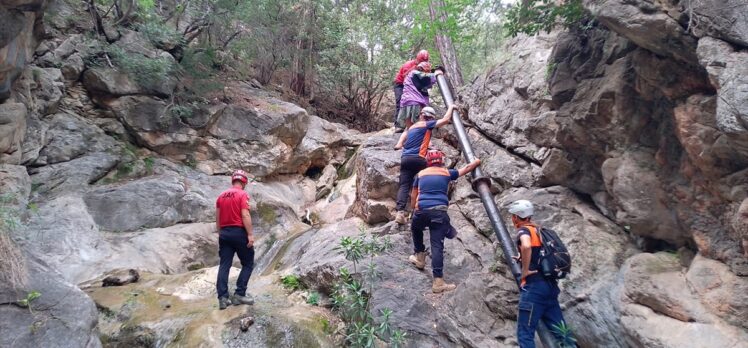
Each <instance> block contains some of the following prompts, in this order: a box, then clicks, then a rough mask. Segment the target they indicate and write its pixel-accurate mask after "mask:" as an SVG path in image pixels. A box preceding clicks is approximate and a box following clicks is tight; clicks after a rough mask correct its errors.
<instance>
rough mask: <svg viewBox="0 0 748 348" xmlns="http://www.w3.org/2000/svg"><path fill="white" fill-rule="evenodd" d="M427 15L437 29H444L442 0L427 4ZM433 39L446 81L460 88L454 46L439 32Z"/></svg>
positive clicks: (462, 83) (460, 74)
mask: <svg viewBox="0 0 748 348" xmlns="http://www.w3.org/2000/svg"><path fill="white" fill-rule="evenodd" d="M429 14H430V15H431V22H432V23H433V24H434V25H435V26H436V27H437V28H442V27H444V23H446V22H447V13H446V11H445V10H444V0H431V1H430V2H429ZM435 39H436V48H437V49H438V50H439V55H440V56H441V58H442V64H443V65H444V69H445V70H446V71H445V73H446V76H447V80H448V81H449V83H450V84H451V85H452V87H453V88H459V87H462V85H464V84H465V82H464V81H463V79H462V69H460V62H458V61H457V53H456V52H455V47H454V45H452V39H451V38H450V37H449V36H448V35H445V34H444V33H442V32H441V31H437V33H436V35H435Z"/></svg>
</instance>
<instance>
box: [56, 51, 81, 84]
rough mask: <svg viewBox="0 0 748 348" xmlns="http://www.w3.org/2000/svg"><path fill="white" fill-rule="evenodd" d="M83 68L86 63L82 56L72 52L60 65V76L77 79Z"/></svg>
mask: <svg viewBox="0 0 748 348" xmlns="http://www.w3.org/2000/svg"><path fill="white" fill-rule="evenodd" d="M85 68H86V64H85V63H84V62H83V58H81V55H80V54H74V55H72V56H70V57H68V59H66V60H65V62H64V63H62V67H61V68H60V70H61V71H62V76H64V77H65V79H66V80H69V81H78V79H79V78H80V77H81V73H82V72H83V69H85Z"/></svg>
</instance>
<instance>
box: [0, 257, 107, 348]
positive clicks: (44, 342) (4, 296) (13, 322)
mask: <svg viewBox="0 0 748 348" xmlns="http://www.w3.org/2000/svg"><path fill="white" fill-rule="evenodd" d="M27 269H28V272H29V277H28V278H29V281H30V282H29V285H28V289H27V290H28V291H29V292H31V291H38V292H39V294H40V296H39V297H38V298H37V299H35V300H33V301H31V303H30V309H31V310H29V308H21V307H18V306H14V305H2V306H0V330H2V331H3V333H4V334H3V335H0V345H2V346H3V347H53V346H63V347H85V348H97V347H101V342H100V341H99V336H98V331H97V330H96V325H97V322H98V313H97V310H96V306H95V305H94V303H93V301H91V299H90V298H89V297H88V296H86V294H85V293H84V292H83V291H81V290H80V289H78V287H76V286H75V285H72V284H70V283H68V282H67V281H65V280H64V279H63V278H62V277H61V276H60V274H59V273H57V271H55V270H54V269H53V268H51V267H49V266H47V265H46V264H44V262H43V261H41V260H40V259H37V258H29V259H28V262H27ZM26 295H27V294H26V293H15V292H9V291H7V290H6V289H4V288H3V289H2V291H0V302H2V303H4V304H5V303H7V302H14V301H18V300H19V299H22V298H24V297H26Z"/></svg>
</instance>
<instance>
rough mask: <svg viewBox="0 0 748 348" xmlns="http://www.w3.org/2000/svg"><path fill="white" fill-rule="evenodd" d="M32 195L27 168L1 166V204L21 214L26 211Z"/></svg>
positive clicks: (10, 165)
mask: <svg viewBox="0 0 748 348" xmlns="http://www.w3.org/2000/svg"><path fill="white" fill-rule="evenodd" d="M30 193H31V180H30V179H29V174H28V173H26V168H25V167H23V166H16V165H12V164H0V203H1V204H2V205H3V206H5V207H8V206H9V207H10V208H11V209H13V210H14V211H17V212H20V211H23V210H25V209H26V203H28V200H29V194H30Z"/></svg>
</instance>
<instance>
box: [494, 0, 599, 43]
mask: <svg viewBox="0 0 748 348" xmlns="http://www.w3.org/2000/svg"><path fill="white" fill-rule="evenodd" d="M557 25H563V26H564V27H566V28H578V29H589V28H590V27H591V26H592V25H593V19H592V16H591V15H590V14H589V12H587V10H585V9H584V6H583V5H582V0H562V1H561V2H560V3H559V2H558V1H556V0H529V1H528V2H526V3H525V2H517V3H516V4H515V5H514V6H512V7H511V8H509V10H508V11H507V12H506V20H505V21H504V29H505V30H506V32H507V34H508V35H509V36H517V34H519V33H525V34H528V35H534V34H536V33H538V32H540V31H541V30H543V31H546V32H550V31H551V30H552V29H553V28H554V27H555V26H557Z"/></svg>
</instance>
